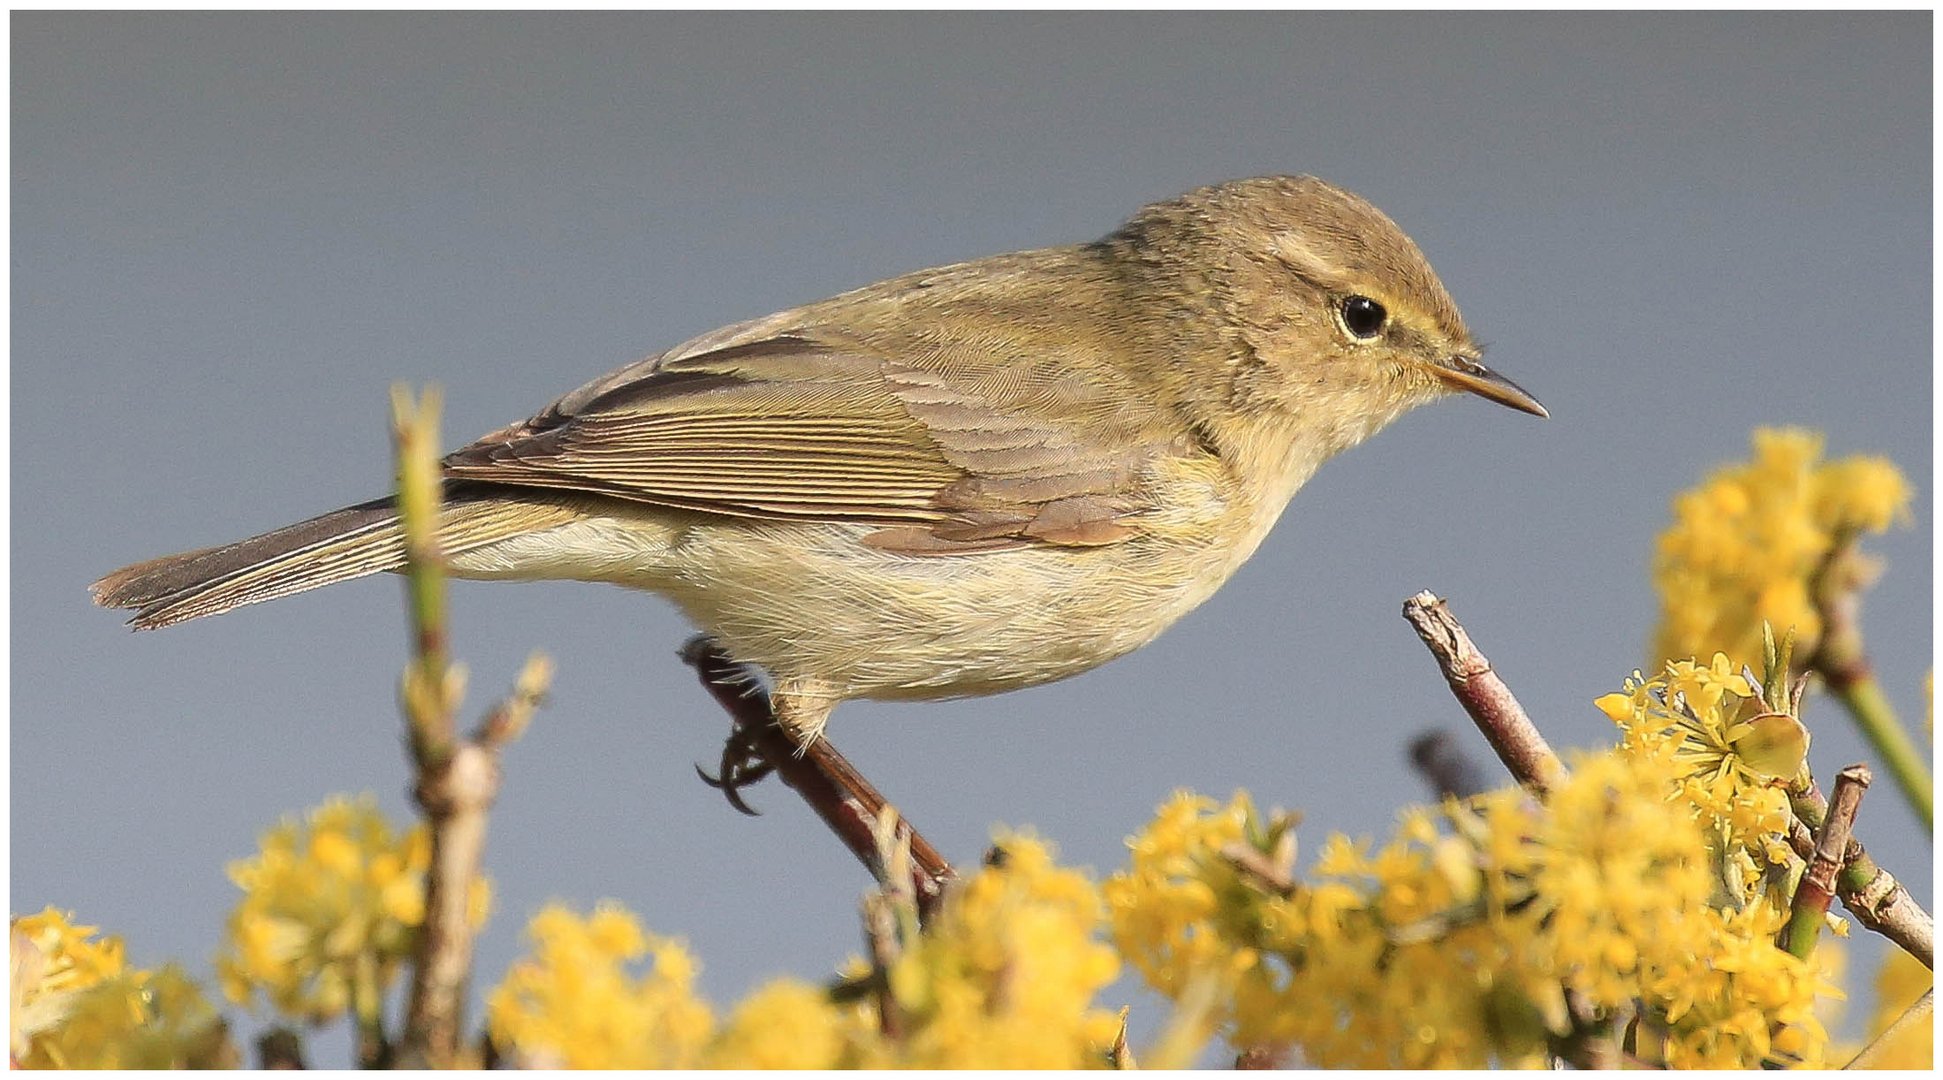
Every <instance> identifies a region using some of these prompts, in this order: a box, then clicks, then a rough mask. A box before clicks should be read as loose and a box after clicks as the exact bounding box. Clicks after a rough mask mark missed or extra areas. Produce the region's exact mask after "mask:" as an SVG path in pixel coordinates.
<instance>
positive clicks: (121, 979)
mask: <svg viewBox="0 0 1943 1080" xmlns="http://www.w3.org/2000/svg"><path fill="white" fill-rule="evenodd" d="M96 933H97V928H95V927H92V926H76V925H75V924H74V921H73V916H72V915H71V914H68V913H66V912H62V911H57V910H56V909H54V908H51V907H50V908H46V909H44V910H43V911H41V912H40V913H39V914H37V915H23V916H18V917H16V918H14V919H13V925H12V934H11V938H12V943H11V949H10V952H11V955H12V978H11V982H10V997H11V1001H10V1004H11V1009H10V1012H11V1016H12V1023H11V1029H12V1030H11V1033H10V1036H11V1048H10V1054H11V1056H12V1059H13V1061H14V1062H15V1063H17V1064H19V1065H21V1066H24V1067H26V1068H30V1069H166V1068H192V1067H194V1068H211V1067H215V1068H221V1067H226V1066H227V1067H234V1065H235V1063H234V1062H233V1061H231V1060H229V1059H228V1058H227V1056H226V1054H227V1048H228V1042H227V1039H226V1032H225V1029H224V1027H223V1025H222V1023H221V1022H220V1018H219V1017H218V1016H217V1015H216V1012H215V1010H214V1009H212V1008H210V1006H209V1003H208V1002H207V1001H206V1000H204V999H203V996H202V993H201V991H199V990H198V989H197V988H196V986H195V984H194V983H193V982H191V981H190V980H189V978H188V977H187V976H185V975H184V974H183V973H182V972H181V970H179V969H178V968H176V967H174V966H172V965H171V966H168V967H164V968H162V969H160V970H159V971H147V970H143V969H140V968H130V967H128V966H127V964H126V961H125V959H124V949H123V946H122V941H121V939H120V938H118V937H106V938H99V939H97V938H96V937H95V934H96Z"/></svg>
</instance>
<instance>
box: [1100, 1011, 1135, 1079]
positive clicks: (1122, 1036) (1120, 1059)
mask: <svg viewBox="0 0 1943 1080" xmlns="http://www.w3.org/2000/svg"><path fill="white" fill-rule="evenodd" d="M1132 1014H1133V1006H1131V1005H1122V1006H1120V1027H1119V1029H1118V1030H1117V1031H1115V1032H1114V1033H1113V1045H1112V1046H1109V1047H1107V1048H1106V1065H1107V1068H1109V1069H1138V1068H1140V1063H1139V1062H1138V1061H1135V1060H1134V1057H1133V1047H1131V1046H1128V1045H1127V1017H1128V1016H1131V1015H1132Z"/></svg>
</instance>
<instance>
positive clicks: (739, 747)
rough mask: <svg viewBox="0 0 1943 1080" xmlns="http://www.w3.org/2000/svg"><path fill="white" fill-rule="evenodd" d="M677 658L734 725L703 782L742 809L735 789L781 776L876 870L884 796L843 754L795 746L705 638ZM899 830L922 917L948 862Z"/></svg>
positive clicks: (905, 825) (736, 667) (765, 701)
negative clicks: (748, 758)
mask: <svg viewBox="0 0 1943 1080" xmlns="http://www.w3.org/2000/svg"><path fill="white" fill-rule="evenodd" d="M681 658H682V661H683V662H685V663H686V664H688V665H689V666H690V667H692V668H694V669H695V673H696V674H697V675H699V676H700V677H701V680H702V685H703V687H705V688H706V689H707V690H708V692H709V694H710V695H712V696H713V697H714V698H715V700H716V702H717V703H718V704H720V705H721V706H722V708H723V709H725V710H726V711H727V712H728V714H729V717H730V719H731V720H732V721H733V722H734V725H735V728H734V731H733V732H732V733H731V734H730V736H729V744H728V746H729V752H728V753H726V754H725V755H724V758H723V773H722V775H721V776H720V777H718V778H714V779H709V778H708V777H706V776H704V779H709V782H710V783H711V784H713V785H714V786H717V787H720V788H722V789H723V791H724V793H725V794H727V795H728V797H729V801H730V802H731V803H734V804H735V805H736V807H737V808H738V809H741V810H744V811H745V812H747V811H748V807H747V806H746V805H744V804H743V803H742V801H741V797H740V796H739V795H738V794H737V792H736V789H737V788H738V787H740V786H742V785H743V784H746V783H749V782H751V781H753V780H755V779H759V778H760V777H762V776H764V775H767V774H768V773H769V772H770V771H774V772H775V773H776V774H777V775H778V776H780V777H782V780H783V783H785V784H787V785H789V787H790V789H791V790H793V791H795V792H796V794H797V795H798V796H800V797H801V798H802V800H803V801H804V802H806V803H808V804H809V807H810V809H811V810H813V811H815V812H816V816H817V817H820V818H822V819H823V823H824V824H825V825H827V826H829V828H830V831H831V832H833V833H835V834H836V836H837V839H838V840H841V841H843V844H844V846H845V847H847V848H849V849H850V853H851V854H852V855H855V856H856V857H857V861H858V862H860V863H862V864H863V865H864V867H865V869H868V870H870V871H871V872H872V873H873V874H882V873H883V872H884V870H885V868H884V867H882V866H881V865H879V863H880V859H879V855H878V844H877V839H876V836H875V835H874V833H873V826H874V825H875V823H876V822H877V820H878V815H880V814H881V813H882V812H883V810H884V806H885V800H884V797H883V796H882V795H880V794H879V793H878V791H877V789H876V787H874V786H872V784H871V783H870V781H868V780H866V779H864V777H863V775H862V774H861V773H859V772H858V771H857V770H856V768H855V767H854V766H852V765H851V764H850V762H849V761H848V760H847V759H845V758H844V756H843V755H842V754H840V753H838V752H837V749H836V747H834V746H832V745H830V740H829V739H828V738H819V739H817V740H816V741H815V742H814V743H811V744H810V745H809V746H807V747H805V746H802V745H800V744H799V743H797V741H796V740H795V738H794V737H792V736H791V735H790V734H789V732H788V731H786V730H785V729H784V728H783V727H782V725H780V724H778V723H776V717H775V714H774V713H773V712H771V711H770V707H769V695H768V694H766V693H763V692H762V691H761V690H759V689H752V688H753V686H754V683H753V680H752V677H751V673H750V672H749V670H748V669H747V668H745V667H744V666H743V665H741V664H738V663H737V662H736V661H735V660H734V659H732V658H731V657H730V656H729V655H728V654H727V653H725V652H723V651H722V649H721V647H720V646H718V645H716V644H715V642H714V641H713V640H711V639H709V638H708V637H706V636H703V637H696V638H693V639H691V640H690V641H689V642H688V644H687V645H685V646H683V647H682V650H681ZM743 755H753V756H754V757H755V758H757V759H759V760H760V765H759V766H756V767H753V768H750V767H747V766H744V765H739V764H738V763H737V762H736V760H735V759H736V758H737V757H738V756H743ZM898 827H899V828H900V829H901V830H903V831H904V832H905V833H906V834H908V837H909V840H910V845H911V887H912V891H913V895H914V897H915V899H916V901H917V907H918V913H919V914H920V915H921V916H922V917H923V918H925V919H926V920H928V919H929V918H930V917H931V914H932V912H933V911H935V910H936V908H937V906H938V902H939V900H941V899H942V898H943V896H944V887H945V883H946V882H948V881H950V880H951V879H952V877H953V871H952V868H951V864H950V863H948V862H946V861H945V859H944V856H943V855H940V854H939V853H938V849H937V848H934V847H932V846H931V843H930V841H928V840H926V839H925V838H924V837H923V836H922V835H920V834H919V833H918V831H917V829H916V828H915V827H914V826H912V825H911V824H910V823H909V822H906V821H901V820H900V822H899V825H898Z"/></svg>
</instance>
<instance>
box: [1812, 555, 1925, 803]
mask: <svg viewBox="0 0 1943 1080" xmlns="http://www.w3.org/2000/svg"><path fill="white" fill-rule="evenodd" d="M1856 540H1857V537H1856V534H1855V533H1854V532H1853V531H1852V530H1851V531H1849V532H1846V533H1844V534H1842V535H1840V536H1837V537H1836V538H1835V542H1834V544H1832V545H1831V546H1830V548H1829V552H1828V557H1827V558H1826V559H1824V560H1823V562H1822V565H1821V567H1820V568H1819V569H1818V570H1817V571H1816V573H1815V577H1814V580H1813V581H1812V582H1811V583H1810V589H1809V592H1810V595H1811V596H1812V598H1813V600H1814V603H1815V612H1816V614H1817V615H1819V616H1820V617H1821V623H1822V633H1821V638H1820V640H1819V641H1818V642H1817V644H1816V646H1815V651H1814V653H1813V654H1812V655H1810V656H1809V657H1808V658H1807V666H1808V668H1809V669H1810V670H1812V671H1814V672H1815V673H1816V674H1817V675H1820V676H1821V677H1822V680H1823V681H1824V682H1826V683H1827V684H1828V692H1829V693H1830V694H1833V695H1834V696H1835V699H1836V700H1837V701H1840V702H1841V703H1842V705H1843V707H1844V708H1846V709H1847V710H1848V712H1849V715H1850V716H1851V717H1852V718H1853V719H1854V720H1855V726H1856V727H1857V728H1858V729H1860V730H1861V732H1862V736H1863V738H1865V739H1867V740H1868V742H1869V745H1870V747H1871V748H1872V749H1874V750H1875V752H1876V754H1877V755H1878V756H1879V757H1880V758H1881V759H1882V763H1883V765H1885V766H1887V767H1888V769H1889V775H1890V777H1891V778H1892V779H1894V780H1895V782H1896V786H1897V788H1898V789H1899V790H1901V792H1902V794H1903V797H1904V798H1905V799H1907V800H1908V801H1909V805H1910V807H1911V808H1912V809H1914V810H1915V811H1916V816H1917V817H1919V818H1921V819H1922V821H1923V824H1924V825H1926V826H1930V827H1934V826H1935V824H1936V802H1935V781H1934V780H1933V779H1932V778H1931V775H1930V771H1929V766H1928V764H1927V755H1925V754H1924V753H1923V752H1922V751H1921V750H1918V749H1917V748H1916V743H1915V742H1914V741H1913V740H1912V739H1911V738H1910V737H1909V732H1908V731H1907V730H1906V729H1904V727H1903V726H1902V723H1901V721H1899V720H1898V719H1897V718H1896V710H1895V708H1894V707H1893V706H1891V705H1890V704H1889V698H1888V696H1887V695H1885V694H1884V693H1883V692H1882V685H1881V684H1880V683H1879V682H1877V681H1876V677H1875V671H1874V669H1873V667H1872V666H1871V665H1870V663H1869V654H1868V650H1867V649H1866V648H1865V647H1864V645H1863V641H1862V615H1861V612H1862V592H1863V590H1864V589H1867V588H1868V587H1869V586H1870V585H1871V584H1872V583H1873V582H1874V580H1875V578H1876V576H1877V575H1878V574H1879V573H1880V571H1881V567H1880V565H1879V564H1878V563H1877V562H1876V561H1875V560H1873V559H1871V558H1869V557H1868V556H1865V555H1863V554H1862V552H1861V550H1860V549H1859V548H1858V547H1857V546H1856Z"/></svg>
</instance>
